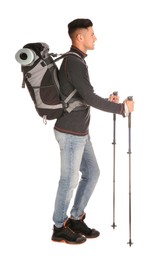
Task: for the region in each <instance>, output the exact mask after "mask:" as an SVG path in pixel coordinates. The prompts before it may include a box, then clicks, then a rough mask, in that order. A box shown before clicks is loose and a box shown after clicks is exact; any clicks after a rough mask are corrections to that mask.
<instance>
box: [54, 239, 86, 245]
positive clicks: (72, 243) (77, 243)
mask: <svg viewBox="0 0 156 260" xmlns="http://www.w3.org/2000/svg"><path fill="white" fill-rule="evenodd" d="M51 240H52V241H53V242H59V243H66V244H71V245H79V244H83V243H84V242H86V239H84V240H82V241H79V242H78V241H77V242H72V241H69V240H65V239H64V238H52V239H51Z"/></svg>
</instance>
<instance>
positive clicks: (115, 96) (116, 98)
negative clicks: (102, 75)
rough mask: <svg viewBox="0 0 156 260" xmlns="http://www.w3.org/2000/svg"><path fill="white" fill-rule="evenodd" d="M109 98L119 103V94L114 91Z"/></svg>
mask: <svg viewBox="0 0 156 260" xmlns="http://www.w3.org/2000/svg"><path fill="white" fill-rule="evenodd" d="M108 100H109V101H111V102H114V103H119V96H118V95H115V94H114V93H113V94H111V95H110V96H109V99H108Z"/></svg>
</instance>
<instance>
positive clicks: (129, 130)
mask: <svg viewBox="0 0 156 260" xmlns="http://www.w3.org/2000/svg"><path fill="white" fill-rule="evenodd" d="M127 99H128V100H133V97H132V96H129V97H127ZM127 153H128V155H129V242H128V243H127V244H129V246H131V245H132V244H133V243H132V239H131V153H132V151H131V113H129V115H128V152H127Z"/></svg>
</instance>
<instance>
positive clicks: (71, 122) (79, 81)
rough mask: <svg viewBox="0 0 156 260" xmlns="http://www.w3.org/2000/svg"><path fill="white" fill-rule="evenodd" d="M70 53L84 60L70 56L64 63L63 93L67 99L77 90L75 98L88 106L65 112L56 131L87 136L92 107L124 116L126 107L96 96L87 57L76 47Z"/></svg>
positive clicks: (61, 71) (60, 79)
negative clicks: (76, 54) (86, 60)
mask: <svg viewBox="0 0 156 260" xmlns="http://www.w3.org/2000/svg"><path fill="white" fill-rule="evenodd" d="M70 51H72V52H76V53H78V54H79V55H80V56H81V57H82V59H81V58H79V57H77V56H75V55H68V56H67V57H65V58H64V60H63V61H62V64H61V67H60V70H59V81H60V85H61V92H62V93H63V95H64V96H66V97H67V96H68V95H69V94H70V93H71V92H72V91H73V89H77V92H76V94H75V95H74V98H76V99H77V98H78V99H82V100H84V101H85V103H87V105H88V106H87V107H86V108H83V109H80V110H74V111H72V112H70V113H68V112H64V113H63V115H62V116H61V117H60V118H58V119H57V121H56V123H55V126H54V129H56V130H57V131H60V132H64V133H69V134H73V135H87V134H88V133H89V123H90V106H91V107H94V108H96V109H99V110H102V111H104V112H110V113H115V114H121V115H123V116H124V105H123V104H121V103H119V104H117V103H113V102H110V101H108V99H106V98H102V97H100V96H98V95H96V94H95V92H94V88H93V86H92V85H91V83H90V80H89V74H88V68H87V65H86V63H85V60H84V59H85V57H86V56H87V55H86V54H85V53H83V52H81V51H80V50H79V49H77V48H75V47H74V46H71V49H70Z"/></svg>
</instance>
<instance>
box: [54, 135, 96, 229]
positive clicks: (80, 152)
mask: <svg viewBox="0 0 156 260" xmlns="http://www.w3.org/2000/svg"><path fill="white" fill-rule="evenodd" d="M54 133H55V137H56V140H57V141H58V143H59V147H60V156H61V174H60V180H59V184H58V190H57V194H56V199H55V208H54V214H53V221H54V223H55V226H56V227H58V228H59V227H62V226H63V223H64V222H65V221H66V220H67V218H68V216H67V210H68V207H69V204H70V201H71V198H72V195H73V191H74V189H75V188H76V187H77V191H76V195H75V200H74V205H73V207H72V209H71V212H70V214H71V216H72V217H73V218H74V219H76V220H78V219H80V216H82V215H83V214H84V209H85V207H86V205H87V203H88V201H89V199H90V197H91V195H92V193H93V190H94V188H95V186H96V183H97V181H98V178H99V174H100V171H99V167H98V164H97V160H96V157H95V154H94V150H93V147H92V143H91V141H90V137H89V135H86V136H76V135H71V134H65V133H61V132H59V131H56V130H54ZM80 173H81V174H80Z"/></svg>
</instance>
